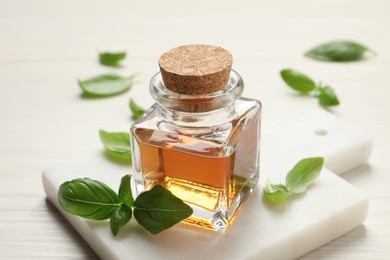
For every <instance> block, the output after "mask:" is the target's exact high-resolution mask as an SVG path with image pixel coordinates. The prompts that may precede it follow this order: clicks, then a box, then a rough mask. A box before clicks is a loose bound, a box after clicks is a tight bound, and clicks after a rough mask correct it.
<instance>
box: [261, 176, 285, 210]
mask: <svg viewBox="0 0 390 260" xmlns="http://www.w3.org/2000/svg"><path fill="white" fill-rule="evenodd" d="M289 195H290V192H289V191H288V190H287V188H286V186H284V185H283V184H272V183H271V182H270V181H269V180H267V182H266V185H265V186H264V189H263V197H264V198H265V199H266V200H267V201H269V202H271V203H272V204H281V203H283V202H285V201H286V200H287V199H288V197H289Z"/></svg>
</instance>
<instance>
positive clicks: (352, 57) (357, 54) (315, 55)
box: [305, 40, 374, 62]
mask: <svg viewBox="0 0 390 260" xmlns="http://www.w3.org/2000/svg"><path fill="white" fill-rule="evenodd" d="M369 53H371V54H373V53H374V52H373V51H372V50H370V49H369V48H368V47H366V46H364V45H362V44H360V43H357V42H354V41H342V40H338V41H332V42H327V43H324V44H321V45H318V46H316V47H314V48H313V49H311V50H309V51H307V52H306V53H305V56H306V57H309V58H312V59H316V60H321V61H334V62H345V61H357V60H362V59H364V58H365V57H366V56H367V54H369Z"/></svg>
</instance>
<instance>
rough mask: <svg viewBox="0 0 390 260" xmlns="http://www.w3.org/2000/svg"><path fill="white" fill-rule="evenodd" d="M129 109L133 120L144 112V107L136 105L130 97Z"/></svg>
mask: <svg viewBox="0 0 390 260" xmlns="http://www.w3.org/2000/svg"><path fill="white" fill-rule="evenodd" d="M129 106H130V110H131V112H132V113H133V119H134V120H137V119H138V118H140V117H141V116H142V115H143V114H144V113H145V109H143V108H141V107H140V106H138V105H137V104H136V103H135V102H134V100H133V99H130V105H129Z"/></svg>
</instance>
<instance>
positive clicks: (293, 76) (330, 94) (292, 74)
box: [280, 69, 340, 106]
mask: <svg viewBox="0 0 390 260" xmlns="http://www.w3.org/2000/svg"><path fill="white" fill-rule="evenodd" d="M280 76H281V77H282V79H283V80H284V82H286V84H287V85H288V86H290V87H291V88H292V89H294V90H296V91H298V92H299V93H301V94H304V95H307V94H310V93H312V94H313V95H314V97H316V98H318V101H319V103H320V105H322V106H337V105H339V104H340V101H339V100H338V98H337V96H336V93H335V92H334V90H333V88H331V87H330V86H322V85H321V83H318V84H316V83H315V82H314V81H313V80H312V79H311V78H310V77H308V76H306V75H305V74H302V73H300V72H298V71H296V70H293V69H284V70H282V71H280Z"/></svg>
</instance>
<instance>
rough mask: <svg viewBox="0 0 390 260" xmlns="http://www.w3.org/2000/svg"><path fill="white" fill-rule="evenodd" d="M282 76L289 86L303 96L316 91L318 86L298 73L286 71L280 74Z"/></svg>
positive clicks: (290, 70)
mask: <svg viewBox="0 0 390 260" xmlns="http://www.w3.org/2000/svg"><path fill="white" fill-rule="evenodd" d="M280 76H281V77H282V79H283V80H284V82H286V84H287V85H289V86H290V87H291V88H293V89H295V90H296V91H299V92H300V93H302V94H308V93H310V92H311V91H313V90H314V89H316V84H315V83H314V81H313V80H312V79H311V78H309V77H308V76H306V75H304V74H302V73H300V72H298V71H295V70H292V69H284V70H282V71H281V72H280Z"/></svg>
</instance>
